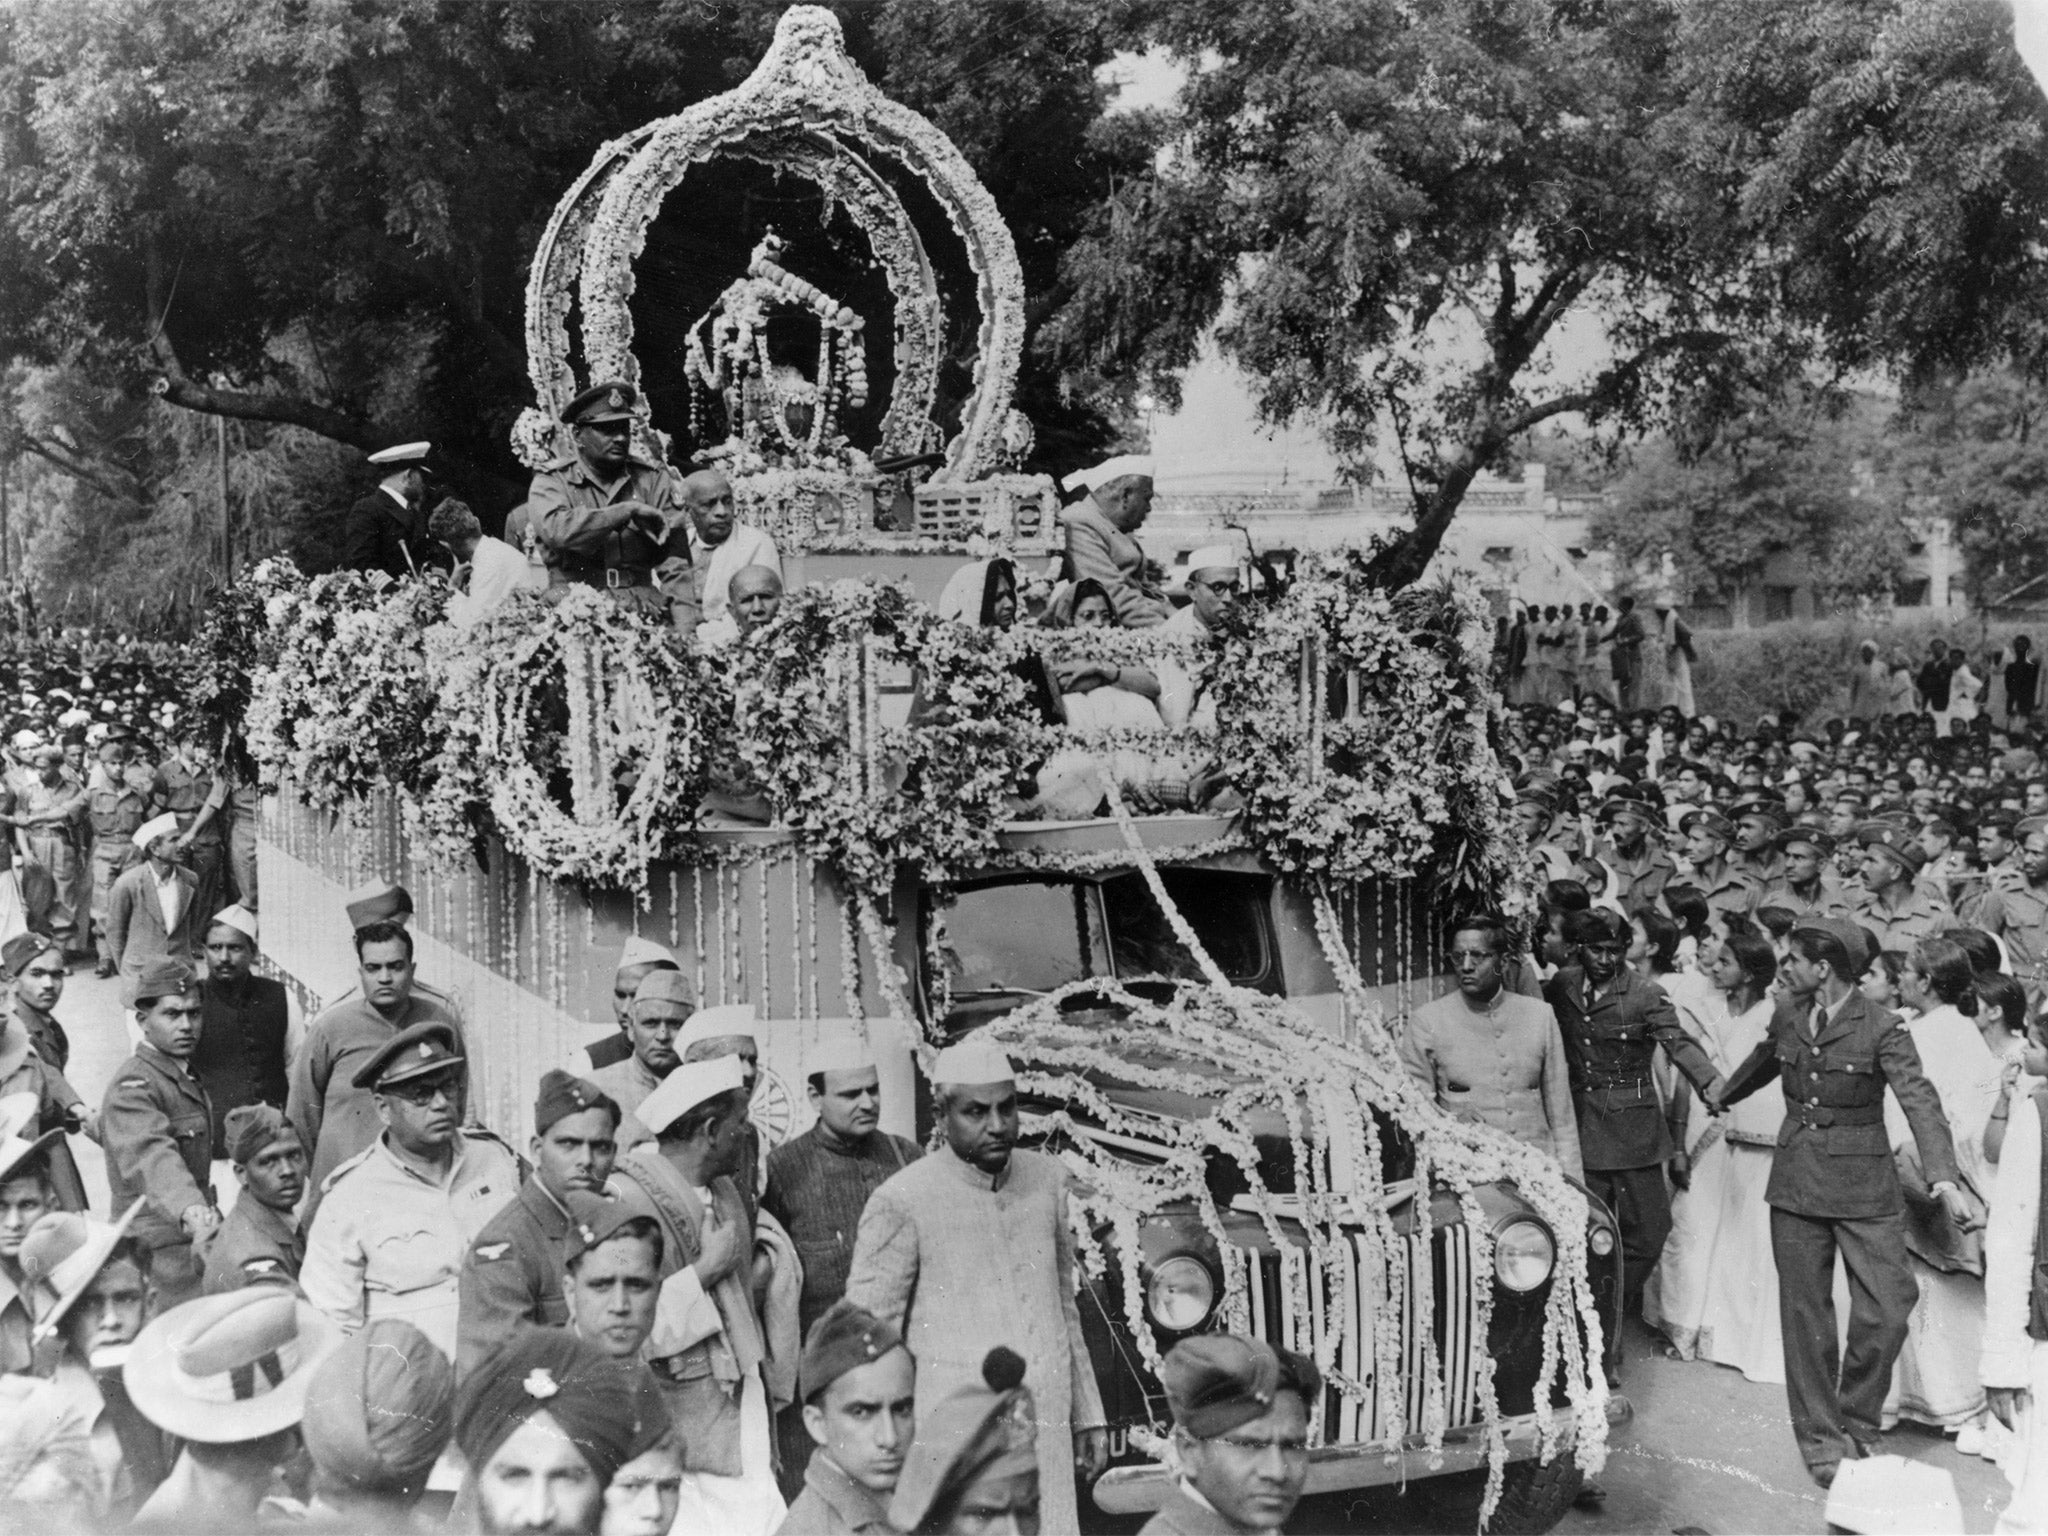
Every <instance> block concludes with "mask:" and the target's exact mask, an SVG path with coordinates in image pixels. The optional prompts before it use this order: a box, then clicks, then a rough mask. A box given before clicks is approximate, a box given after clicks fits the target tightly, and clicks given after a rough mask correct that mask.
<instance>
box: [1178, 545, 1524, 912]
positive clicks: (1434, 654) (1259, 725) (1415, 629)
mask: <svg viewBox="0 0 2048 1536" xmlns="http://www.w3.org/2000/svg"><path fill="white" fill-rule="evenodd" d="M1478 603H1479V600H1478V598H1477V595H1476V593H1474V591H1473V590H1472V589H1471V588H1470V586H1469V585H1468V584H1466V583H1463V582H1459V581H1454V582H1447V583H1445V584H1443V585H1441V586H1438V587H1433V588H1427V589H1419V590H1418V589H1409V590H1407V591H1403V592H1399V593H1393V594H1389V593H1386V592H1383V591H1381V590H1379V589H1378V588H1377V587H1375V586H1374V585H1373V584H1372V583H1371V582H1370V581H1368V580H1367V579H1366V577H1365V567H1364V563H1363V561H1362V560H1359V559H1357V558H1356V557H1355V556H1352V555H1348V554H1346V553H1344V552H1338V553H1336V554H1334V555H1325V556H1321V557H1319V558H1318V559H1317V560H1316V561H1315V562H1314V563H1313V564H1311V565H1310V566H1309V568H1308V569H1307V570H1306V571H1305V572H1304V574H1303V575H1302V577H1301V578H1300V579H1299V580H1297V582H1296V583H1295V585H1294V587H1293V588H1292V589H1291V590H1290V591H1289V593H1288V594H1287V596H1286V598H1285V599H1283V600H1282V601H1280V602H1278V603H1273V604H1269V605H1256V604H1245V605H1241V606H1240V607H1239V608H1238V609H1236V610H1234V611H1233V612H1232V613H1231V614H1229V615H1227V616H1226V617H1225V619H1224V620H1223V623H1222V635H1223V643H1222V645H1221V646H1220V648H1219V649H1218V651H1217V653H1216V654H1215V655H1214V657H1213V658H1212V660H1211V664H1210V666H1209V668H1208V670H1207V672H1206V674H1205V683H1206V685H1207V686H1208V688H1209V689H1210V692H1211V696H1212V697H1213V698H1214V699H1215V702H1216V718H1217V722H1218V728H1219V745H1220V749H1221V754H1222V757H1223V761H1224V762H1225V763H1226V764H1227V765H1228V768H1229V770H1230V773H1231V779H1232V782H1233V783H1234V784H1235V785H1236V786H1237V788H1238V789H1239V790H1240V791H1241V792H1242V793H1243V794H1244V797H1245V802H1246V820H1247V822H1248V824H1249V826H1250V828H1251V833H1252V837H1253V841H1254V844H1255V845H1256V846H1257V847H1258V848H1259V850H1260V851H1261V852H1262V853H1263V854H1264V855H1265V856H1266V858H1267V859H1268V860H1270V861H1271V862H1272V863H1273V864H1274V866H1275V867H1277V868H1279V869H1281V870H1284V871H1286V872H1288V873H1291V874H1301V875H1309V876H1326V877H1329V878H1332V879H1336V880H1342V881H1360V880H1378V879H1406V878H1410V877H1413V876H1415V875H1417V874H1420V873H1424V872H1428V873H1430V874H1431V875H1432V877H1433V878H1436V879H1438V880H1440V881H1441V882H1442V883H1443V884H1444V886H1445V887H1446V889H1447V890H1448V891H1449V892H1450V893H1452V894H1453V895H1456V896H1463V897H1465V898H1467V899H1469V900H1471V901H1473V902H1474V903H1475V904H1487V905H1491V904H1494V903H1496V902H1500V903H1504V904H1505V905H1507V906H1508V907H1509V909H1510V913H1511V915H1519V913H1520V910H1521V908H1522V907H1523V906H1524V905H1525V904H1526V901H1527V894H1526V891H1525V890H1523V889H1522V888H1521V886H1522V882H1521V874H1520V871H1519V870H1518V868H1517V863H1516V860H1515V858H1514V856H1513V852H1512V850H1513V848H1514V840H1513V836H1512V833H1511V832H1510V830H1509V819H1508V813H1509V810H1510V808H1511V802H1510V790H1509V785H1508V781H1507V776H1506V774H1505V772H1504V770H1503V769H1502V767H1501V764H1500V760H1499V758H1498V757H1497V756H1496V755H1495V753H1494V751H1493V748H1492V740H1493V736H1492V731H1493V726H1494V723H1495V717H1494V713H1493V711H1494V708H1495V706H1494V704H1493V702H1492V697H1491V693H1490V690H1489V687H1488V684H1487V651H1486V648H1485V646H1484V645H1483V644H1478V643H1476V642H1475V640H1474V639H1473V632H1474V629H1475V625H1474V622H1473V617H1474V614H1475V613H1476V612H1477V610H1478ZM1333 685H1334V688H1335V690H1336V693H1335V696H1334V697H1333V696H1332V689H1333Z"/></svg>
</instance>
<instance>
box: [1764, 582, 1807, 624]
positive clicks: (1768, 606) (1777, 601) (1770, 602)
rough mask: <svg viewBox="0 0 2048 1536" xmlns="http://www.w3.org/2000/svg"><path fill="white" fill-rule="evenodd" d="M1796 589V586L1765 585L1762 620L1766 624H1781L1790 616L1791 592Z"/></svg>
mask: <svg viewBox="0 0 2048 1536" xmlns="http://www.w3.org/2000/svg"><path fill="white" fill-rule="evenodd" d="M1798 590H1799V589H1798V588H1797V587H1775V586H1770V587H1765V588H1764V622H1765V623H1766V624H1783V623H1784V622H1785V621H1786V620H1788V619H1790V618H1791V617H1792V594H1793V593H1795V592H1797V591H1798Z"/></svg>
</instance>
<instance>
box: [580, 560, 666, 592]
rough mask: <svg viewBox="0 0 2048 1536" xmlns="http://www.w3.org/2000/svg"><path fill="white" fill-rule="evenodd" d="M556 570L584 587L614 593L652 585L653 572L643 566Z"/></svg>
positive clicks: (586, 567)
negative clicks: (623, 589)
mask: <svg viewBox="0 0 2048 1536" xmlns="http://www.w3.org/2000/svg"><path fill="white" fill-rule="evenodd" d="M556 569H557V570H559V571H560V572H561V573H562V574H563V575H564V576H566V577H568V579H569V580H571V581H574V582H580V583H581V584H582V585H584V586H586V587H604V588H607V589H608V590H610V591H614V592H616V591H618V590H619V589H620V588H621V587H651V586H653V585H654V571H653V569H652V568H651V567H649V566H644V565H562V566H557V567H556Z"/></svg>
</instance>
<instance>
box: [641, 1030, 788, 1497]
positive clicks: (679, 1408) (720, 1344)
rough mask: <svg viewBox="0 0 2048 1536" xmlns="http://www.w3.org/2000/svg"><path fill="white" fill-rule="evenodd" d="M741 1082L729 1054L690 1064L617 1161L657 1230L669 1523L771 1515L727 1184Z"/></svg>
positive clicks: (747, 1239)
mask: <svg viewBox="0 0 2048 1536" xmlns="http://www.w3.org/2000/svg"><path fill="white" fill-rule="evenodd" d="M747 1097H748V1095H747V1088H746V1081H745V1073H744V1070H743V1069H742V1067H741V1065H740V1061H739V1058H738V1057H737V1056H734V1055H723V1056H718V1057H715V1058H713V1059H711V1060H707V1061H697V1062H689V1063H686V1064H684V1065H682V1066H679V1067H677V1068H675V1069H674V1070H673V1071H672V1072H670V1073H669V1074H668V1076H667V1077H665V1078H663V1079H662V1082H661V1086H660V1087H658V1088H656V1089H655V1090H654V1092H652V1093H651V1094H649V1095H648V1096H647V1098H646V1099H645V1100H643V1101H642V1103H641V1105H640V1117H641V1119H642V1121H643V1122H644V1123H645V1124H646V1125H647V1126H648V1127H649V1128H650V1129H651V1130H652V1131H653V1132H654V1134H655V1136H656V1137H657V1138H659V1145H658V1147H657V1148H648V1147H641V1148H639V1149H637V1150H635V1151H634V1152H632V1153H630V1154H628V1155H627V1156H625V1157H622V1158H620V1159H619V1161H618V1164H617V1166H616V1169H615V1171H614V1177H615V1178H620V1179H624V1180H627V1181H629V1182H631V1183H632V1184H635V1185H637V1186H638V1187H639V1190H640V1192H641V1193H642V1194H643V1195H644V1196H645V1197H646V1200H647V1203H648V1204H650V1205H651V1206H653V1208H654V1210H655V1212H656V1214H657V1216H658V1218H659V1220H660V1222H661V1229H662V1260H661V1272H662V1282H661V1293H660V1297H659V1300H658V1301H657V1303H656V1308H655V1317H654V1329H653V1331H652V1333H650V1334H649V1336H648V1339H647V1343H646V1345H645V1348H644V1353H645V1355H646V1357H647V1360H648V1362H649V1364H650V1365H651V1366H652V1368H653V1370H654V1373H655V1377H656V1379H657V1380H658V1381H659V1382H660V1383H661V1388H662V1397H663V1399H664V1400H665V1401H666V1402H667V1404H668V1410H669V1417H670V1419H671V1420H672V1422H673V1423H674V1426H675V1428H676V1430H677V1432H678V1433H679V1434H680V1435H681V1436H682V1441H683V1447H684V1462H683V1466H684V1476H683V1483H684V1486H683V1495H682V1506H681V1509H680V1511H679V1512H678V1514H677V1516H676V1521H675V1525H674V1527H673V1528H674V1529H676V1530H678V1531H697V1530H702V1531H720V1532H728V1531H729V1532H735V1533H751V1536H768V1533H769V1532H771V1531H773V1530H774V1529H775V1528H776V1526H777V1525H778V1524H780V1523H781V1520H782V1516H783V1513H784V1505H783V1501H782V1496H781V1494H780V1493H779V1492H778V1491H777V1490H776V1486H775V1476H774V1471H773V1466H772V1461H773V1456H772V1453H771V1447H770V1429H769V1426H770V1413H771V1405H770V1403H769V1401H768V1391H767V1383H766V1381H765V1379H764V1378H763V1376H762V1370H761V1368H762V1364H763V1362H764V1361H765V1360H766V1359H767V1342H766V1335H765V1332H764V1330H763V1328H762V1325H761V1319H760V1316H759V1314H758V1313H757V1312H756V1311H755V1309H754V1296H753V1286H752V1284H751V1281H752V1272H751V1271H752V1265H751V1260H752V1256H753V1251H754V1233H753V1223H752V1221H751V1220H750V1219H749V1217H748V1214H747V1208H746V1206H745V1204H743V1203H742V1201H741V1199H740V1194H739V1190H738V1189H737V1188H736V1187H735V1186H734V1183H733V1175H734V1174H736V1173H738V1172H739V1171H740V1170H741V1168H742V1167H743V1166H744V1164H745V1160H746V1157H747V1145H746V1132H747V1131H748V1130H749V1129H751V1127H750V1125H749V1122H748V1120H747Z"/></svg>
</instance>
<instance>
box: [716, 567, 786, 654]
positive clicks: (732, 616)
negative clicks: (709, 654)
mask: <svg viewBox="0 0 2048 1536" xmlns="http://www.w3.org/2000/svg"><path fill="white" fill-rule="evenodd" d="M728 597H729V601H728V602H727V604H726V609H725V612H723V613H721V614H720V615H719V616H718V617H717V618H715V619H706V620H705V621H704V622H703V623H702V624H700V625H698V626H697V643H698V644H699V645H701V646H703V647H704V649H706V650H707V651H722V650H724V649H726V648H727V647H728V646H731V645H736V644H738V643H739V642H740V641H742V640H744V639H746V638H747V637H748V636H749V635H751V634H753V633H754V631H755V630H757V629H759V628H760V627H761V626H762V625H764V624H766V623H767V622H768V621H769V620H771V619H773V618H774V617H775V615H776V614H778V613H780V612H781V611H782V576H781V573H780V572H778V571H777V570H776V569H775V568H774V567H773V566H768V565H749V566H743V567H742V568H741V569H739V570H738V571H735V572H734V573H733V578H732V585H731V587H730V589H729V592H728Z"/></svg>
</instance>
